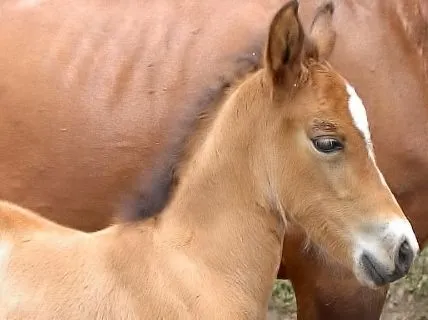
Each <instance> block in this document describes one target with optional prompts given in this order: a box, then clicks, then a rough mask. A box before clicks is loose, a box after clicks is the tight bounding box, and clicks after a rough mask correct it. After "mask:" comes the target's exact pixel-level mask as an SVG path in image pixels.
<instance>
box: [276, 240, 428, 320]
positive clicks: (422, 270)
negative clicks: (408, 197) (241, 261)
mask: <svg viewBox="0 0 428 320" xmlns="http://www.w3.org/2000/svg"><path fill="white" fill-rule="evenodd" d="M268 319H269V320H295V319H297V317H296V304H295V298H294V293H293V289H292V287H291V285H290V283H289V282H288V281H282V280H281V281H277V282H276V284H275V286H274V289H273V291H272V299H271V303H270V307H269V317H268ZM381 320H428V248H427V249H425V250H424V251H423V252H422V253H421V255H420V256H419V258H418V259H417V260H416V262H415V264H414V266H413V268H412V270H411V272H410V273H409V275H408V276H407V277H405V278H404V279H401V280H399V281H396V282H395V283H393V284H392V285H391V289H390V290H389V293H388V298H387V302H386V304H385V307H384V310H383V313H382V317H381Z"/></svg>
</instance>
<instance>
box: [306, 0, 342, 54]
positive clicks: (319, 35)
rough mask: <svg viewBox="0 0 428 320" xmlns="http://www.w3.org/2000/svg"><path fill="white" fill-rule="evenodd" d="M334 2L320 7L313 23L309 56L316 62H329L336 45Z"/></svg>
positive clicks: (328, 2) (309, 42)
mask: <svg viewBox="0 0 428 320" xmlns="http://www.w3.org/2000/svg"><path fill="white" fill-rule="evenodd" d="M333 13H334V5H333V2H331V1H327V2H326V3H324V4H323V5H321V6H319V7H318V9H317V11H316V14H315V18H314V20H313V21H312V25H311V31H310V36H309V41H308V44H310V46H308V48H307V49H308V50H307V54H306V55H307V56H308V57H311V58H314V59H316V60H327V59H328V58H329V56H330V54H331V52H332V51H333V49H334V45H335V43H336V30H335V29H334V27H333Z"/></svg>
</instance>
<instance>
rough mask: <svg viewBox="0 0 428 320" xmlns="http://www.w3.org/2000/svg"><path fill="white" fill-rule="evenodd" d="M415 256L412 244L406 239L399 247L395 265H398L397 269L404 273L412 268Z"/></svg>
mask: <svg viewBox="0 0 428 320" xmlns="http://www.w3.org/2000/svg"><path fill="white" fill-rule="evenodd" d="M413 258H414V253H413V250H412V248H411V247H410V244H409V242H408V241H407V240H404V241H403V242H402V243H401V245H400V247H399V249H398V254H397V257H396V262H395V266H396V267H397V271H398V272H399V273H400V274H402V275H404V274H405V273H407V272H408V271H409V269H410V266H411V265H412V262H413Z"/></svg>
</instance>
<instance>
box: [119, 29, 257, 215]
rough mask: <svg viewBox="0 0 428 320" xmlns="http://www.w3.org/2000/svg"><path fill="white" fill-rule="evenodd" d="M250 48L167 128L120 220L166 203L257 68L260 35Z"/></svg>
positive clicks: (158, 209)
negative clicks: (232, 96)
mask: <svg viewBox="0 0 428 320" xmlns="http://www.w3.org/2000/svg"><path fill="white" fill-rule="evenodd" d="M255 38H256V41H255V43H254V44H253V46H251V47H249V49H250V50H247V52H246V53H245V54H243V55H240V56H238V57H235V61H236V69H235V70H233V71H230V72H228V73H226V74H223V75H222V76H221V77H220V78H219V79H218V81H217V82H216V83H215V84H213V86H211V87H210V88H207V89H206V90H205V92H204V93H203V95H202V98H201V99H200V100H199V101H198V102H197V103H196V104H195V105H194V106H193V107H191V108H188V111H187V112H185V113H183V114H180V115H178V117H179V118H178V119H177V125H174V127H173V128H170V132H169V133H168V135H169V139H170V140H169V142H168V144H167V146H166V147H165V152H164V153H162V154H161V155H160V156H159V157H158V158H157V161H156V162H155V163H156V167H155V168H151V169H150V172H145V173H144V174H143V175H142V177H141V178H140V179H139V181H138V182H137V183H138V185H137V188H136V189H137V190H136V192H135V193H134V194H131V195H127V196H126V198H125V200H124V201H123V203H122V206H121V207H120V208H119V214H118V218H119V221H120V220H123V221H124V222H127V221H131V222H132V221H135V220H144V219H148V218H151V217H154V216H156V215H157V214H159V213H160V212H161V211H162V210H163V209H164V207H165V206H166V205H167V204H168V202H169V199H170V198H171V194H172V193H173V192H174V190H175V188H176V186H177V185H178V183H179V177H181V175H182V174H183V172H184V171H185V170H186V168H187V163H188V162H189V160H190V159H191V158H192V157H193V155H194V154H195V152H196V150H198V149H199V146H200V145H201V143H202V142H203V141H204V139H205V137H206V135H207V133H208V131H209V128H210V127H211V124H212V122H213V121H214V119H215V118H216V116H217V114H218V113H219V112H220V110H221V107H222V106H223V104H224V101H225V100H227V98H228V97H229V95H230V94H231V93H232V92H233V91H234V90H235V88H236V87H237V86H239V85H240V84H241V83H242V82H243V81H244V80H245V79H246V78H247V77H248V76H250V75H251V74H253V73H254V72H256V71H257V70H259V69H260V66H261V62H262V60H261V59H260V56H261V52H262V48H263V47H264V43H263V42H262V41H260V40H261V39H264V37H263V36H260V37H255Z"/></svg>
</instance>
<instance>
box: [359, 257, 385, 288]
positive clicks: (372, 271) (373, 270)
mask: <svg viewBox="0 0 428 320" xmlns="http://www.w3.org/2000/svg"><path fill="white" fill-rule="evenodd" d="M361 262H362V264H363V266H364V269H365V272H366V273H367V274H368V275H369V276H370V278H371V279H372V280H373V282H374V283H375V285H377V286H383V285H385V284H387V283H388V281H387V279H386V278H385V277H384V276H382V271H380V270H379V266H377V267H376V265H377V263H374V262H373V261H372V259H371V258H370V256H369V255H368V254H366V253H364V254H363V255H362V256H361Z"/></svg>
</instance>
